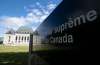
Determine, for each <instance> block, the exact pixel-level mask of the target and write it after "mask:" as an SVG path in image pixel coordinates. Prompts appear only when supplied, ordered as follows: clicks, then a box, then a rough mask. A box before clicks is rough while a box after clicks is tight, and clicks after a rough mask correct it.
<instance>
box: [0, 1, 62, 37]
mask: <svg viewBox="0 0 100 65" xmlns="http://www.w3.org/2000/svg"><path fill="white" fill-rule="evenodd" d="M61 1H62V0H0V37H2V36H3V34H4V33H5V32H6V31H8V30H9V29H11V28H13V29H14V30H17V29H18V28H19V27H20V26H28V27H31V28H32V29H33V30H35V29H36V28H37V27H38V26H39V24H40V23H42V22H43V20H45V19H46V18H47V16H48V15H49V14H50V13H51V12H52V11H53V10H54V9H55V8H56V7H57V5H58V4H59V3H60V2H61Z"/></svg>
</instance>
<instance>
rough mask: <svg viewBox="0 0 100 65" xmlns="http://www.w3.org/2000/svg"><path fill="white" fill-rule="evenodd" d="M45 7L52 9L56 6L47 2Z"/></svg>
mask: <svg viewBox="0 0 100 65" xmlns="http://www.w3.org/2000/svg"><path fill="white" fill-rule="evenodd" d="M47 7H48V9H49V10H52V9H54V8H55V7H56V4H49V5H48V6H47Z"/></svg>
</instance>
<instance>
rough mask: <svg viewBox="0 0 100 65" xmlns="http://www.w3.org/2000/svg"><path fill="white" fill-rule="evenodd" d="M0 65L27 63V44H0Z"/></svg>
mask: <svg viewBox="0 0 100 65" xmlns="http://www.w3.org/2000/svg"><path fill="white" fill-rule="evenodd" d="M0 65H28V46H3V45H0Z"/></svg>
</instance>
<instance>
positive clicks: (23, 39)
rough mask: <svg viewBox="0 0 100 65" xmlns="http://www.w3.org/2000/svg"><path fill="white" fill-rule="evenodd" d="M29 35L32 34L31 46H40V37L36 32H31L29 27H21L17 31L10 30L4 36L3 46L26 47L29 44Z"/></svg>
mask: <svg viewBox="0 0 100 65" xmlns="http://www.w3.org/2000/svg"><path fill="white" fill-rule="evenodd" d="M30 34H33V44H40V43H41V37H40V36H39V34H38V32H33V30H32V29H31V28H29V27H25V26H22V27H20V28H19V29H18V30H17V31H15V30H13V29H10V30H9V31H7V32H6V33H5V34H4V40H3V44H4V45H12V46H20V45H22V46H26V45H27V46H28V45H29V42H30Z"/></svg>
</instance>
